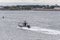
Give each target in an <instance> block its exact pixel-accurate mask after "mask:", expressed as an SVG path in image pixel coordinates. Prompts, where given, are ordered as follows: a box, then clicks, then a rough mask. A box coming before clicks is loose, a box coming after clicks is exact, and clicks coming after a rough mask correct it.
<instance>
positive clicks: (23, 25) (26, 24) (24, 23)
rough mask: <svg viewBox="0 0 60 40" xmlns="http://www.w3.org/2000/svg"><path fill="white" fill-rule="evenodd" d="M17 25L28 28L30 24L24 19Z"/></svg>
mask: <svg viewBox="0 0 60 40" xmlns="http://www.w3.org/2000/svg"><path fill="white" fill-rule="evenodd" d="M18 26H19V27H28V28H30V25H28V23H27V22H26V21H24V22H23V23H22V25H21V24H19V25H18Z"/></svg>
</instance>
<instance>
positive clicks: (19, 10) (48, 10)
mask: <svg viewBox="0 0 60 40" xmlns="http://www.w3.org/2000/svg"><path fill="white" fill-rule="evenodd" d="M1 11H5V10H1ZM6 11H60V9H40V10H34V9H32V10H6Z"/></svg>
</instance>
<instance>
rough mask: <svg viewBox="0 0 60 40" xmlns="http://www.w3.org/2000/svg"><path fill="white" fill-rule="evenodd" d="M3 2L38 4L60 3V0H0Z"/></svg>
mask: <svg viewBox="0 0 60 40" xmlns="http://www.w3.org/2000/svg"><path fill="white" fill-rule="evenodd" d="M0 2H1V3H10V2H11V3H13V2H16V3H18V2H21V3H24V4H25V3H37V4H60V0H0Z"/></svg>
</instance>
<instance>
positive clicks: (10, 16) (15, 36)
mask: <svg viewBox="0 0 60 40" xmlns="http://www.w3.org/2000/svg"><path fill="white" fill-rule="evenodd" d="M2 16H4V19H3V18H2ZM24 20H26V21H27V22H28V23H29V24H30V25H31V26H37V27H41V28H48V29H55V30H59V31H60V12H59V11H0V40H60V35H50V34H44V33H39V32H33V31H28V30H20V29H17V28H16V27H17V25H18V23H19V22H20V23H21V22H23V21H24Z"/></svg>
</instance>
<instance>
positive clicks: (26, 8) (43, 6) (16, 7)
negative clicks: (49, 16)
mask: <svg viewBox="0 0 60 40" xmlns="http://www.w3.org/2000/svg"><path fill="white" fill-rule="evenodd" d="M55 7H60V6H59V5H15V6H3V8H0V9H1V10H32V9H34V8H43V9H54V8H55Z"/></svg>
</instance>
